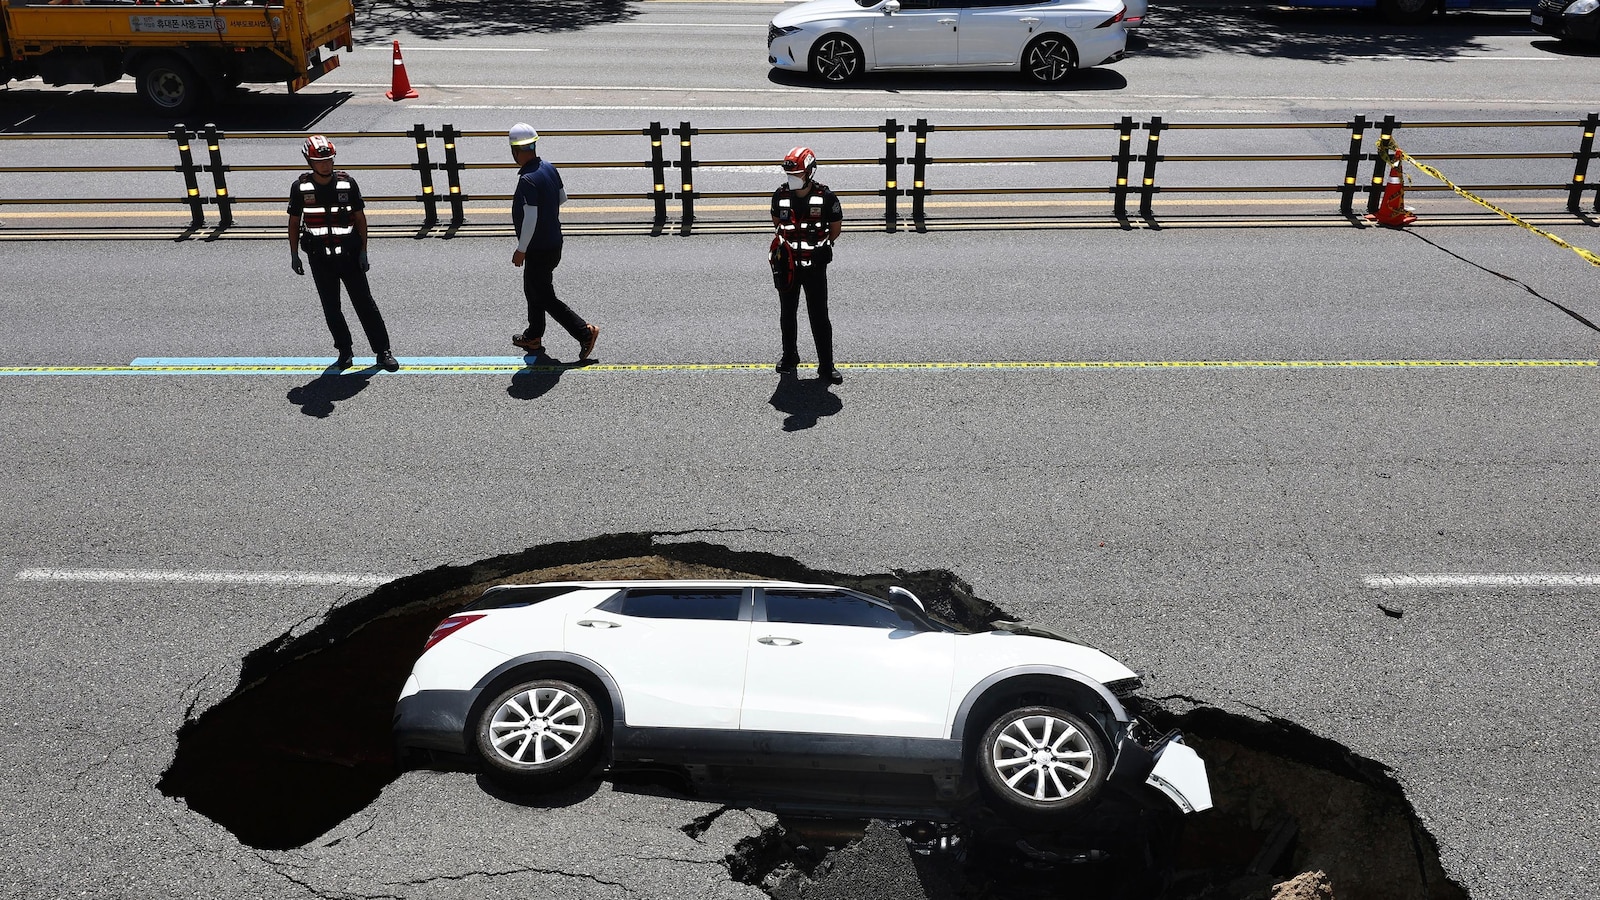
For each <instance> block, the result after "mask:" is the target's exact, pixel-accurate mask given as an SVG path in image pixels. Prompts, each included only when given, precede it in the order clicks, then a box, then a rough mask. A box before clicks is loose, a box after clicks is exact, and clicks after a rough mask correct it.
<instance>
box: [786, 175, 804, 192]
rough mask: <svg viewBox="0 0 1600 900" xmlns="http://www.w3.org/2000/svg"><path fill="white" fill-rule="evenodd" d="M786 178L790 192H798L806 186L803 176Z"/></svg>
mask: <svg viewBox="0 0 1600 900" xmlns="http://www.w3.org/2000/svg"><path fill="white" fill-rule="evenodd" d="M788 177H789V189H790V190H794V191H798V190H800V189H801V188H803V187H805V186H806V178H805V176H804V175H790V176H788Z"/></svg>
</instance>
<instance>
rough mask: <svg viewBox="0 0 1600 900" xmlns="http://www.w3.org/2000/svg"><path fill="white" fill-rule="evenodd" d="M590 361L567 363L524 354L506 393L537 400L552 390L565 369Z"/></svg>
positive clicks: (589, 361) (521, 398)
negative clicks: (520, 365)
mask: <svg viewBox="0 0 1600 900" xmlns="http://www.w3.org/2000/svg"><path fill="white" fill-rule="evenodd" d="M592 362H594V360H592V359H580V360H578V361H577V362H569V363H568V362H562V361H561V360H559V359H556V358H555V357H553V356H537V357H535V356H524V357H523V358H522V368H520V369H518V370H517V372H516V374H514V375H512V376H511V383H510V384H509V385H506V393H507V394H510V395H511V396H512V398H514V399H517V400H537V399H539V398H540V397H543V396H544V395H545V394H548V393H550V392H551V391H552V390H554V389H555V386H556V382H558V381H560V380H561V376H562V375H563V374H565V373H566V372H567V370H569V369H581V368H583V367H584V366H587V365H589V364H590V363H592Z"/></svg>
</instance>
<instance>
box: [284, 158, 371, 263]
mask: <svg viewBox="0 0 1600 900" xmlns="http://www.w3.org/2000/svg"><path fill="white" fill-rule="evenodd" d="M294 190H295V191H296V192H297V194H296V195H297V196H298V197H299V199H300V202H299V204H298V206H299V209H300V242H301V243H302V244H304V245H305V246H306V249H307V251H308V252H309V251H311V250H321V251H322V252H323V253H326V254H328V255H329V256H334V255H337V254H342V253H343V252H344V250H345V247H346V245H349V247H350V249H351V251H352V252H354V251H356V250H359V249H360V248H359V247H356V246H355V238H354V235H355V231H356V219H355V213H356V206H355V204H356V202H357V201H358V200H359V199H360V197H361V190H360V188H357V187H356V182H355V179H353V178H351V177H350V176H349V175H348V174H346V173H344V172H334V173H333V180H332V181H330V182H329V183H328V184H326V185H319V184H317V182H316V180H315V179H313V178H312V176H311V173H310V172H307V173H306V174H304V175H301V176H300V180H298V181H296V182H295V183H294ZM318 194H321V195H322V196H321V197H319V196H318ZM324 204H326V205H324Z"/></svg>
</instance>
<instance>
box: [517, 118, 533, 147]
mask: <svg viewBox="0 0 1600 900" xmlns="http://www.w3.org/2000/svg"><path fill="white" fill-rule="evenodd" d="M538 139H539V132H537V131H534V130H533V126H532V125H529V124H528V123H526V122H518V123H517V124H515V125H513V126H511V146H513V147H527V146H530V145H532V144H533V142H535V141H537V140H538Z"/></svg>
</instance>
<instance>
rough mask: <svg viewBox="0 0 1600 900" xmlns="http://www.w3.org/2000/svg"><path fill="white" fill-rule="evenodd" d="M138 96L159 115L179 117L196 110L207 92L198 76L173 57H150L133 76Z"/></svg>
mask: <svg viewBox="0 0 1600 900" xmlns="http://www.w3.org/2000/svg"><path fill="white" fill-rule="evenodd" d="M134 79H135V83H136V86H137V89H138V91H139V96H140V97H141V98H143V99H144V102H145V104H146V105H148V106H149V107H150V108H151V109H152V110H154V111H156V112H157V113H160V114H162V115H171V116H181V115H186V114H188V113H191V112H193V111H194V110H195V109H196V108H198V107H199V106H200V103H201V100H202V99H203V98H204V96H205V94H206V91H207V90H208V89H209V88H208V87H207V85H206V83H205V82H203V81H202V80H201V79H200V73H198V72H196V71H195V69H194V66H191V65H189V63H187V62H185V61H184V60H183V59H181V58H179V57H177V56H171V55H167V54H162V55H160V56H152V57H150V58H149V59H147V60H145V61H144V62H143V63H141V64H140V65H139V71H138V72H137V73H136V74H135V75H134Z"/></svg>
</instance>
